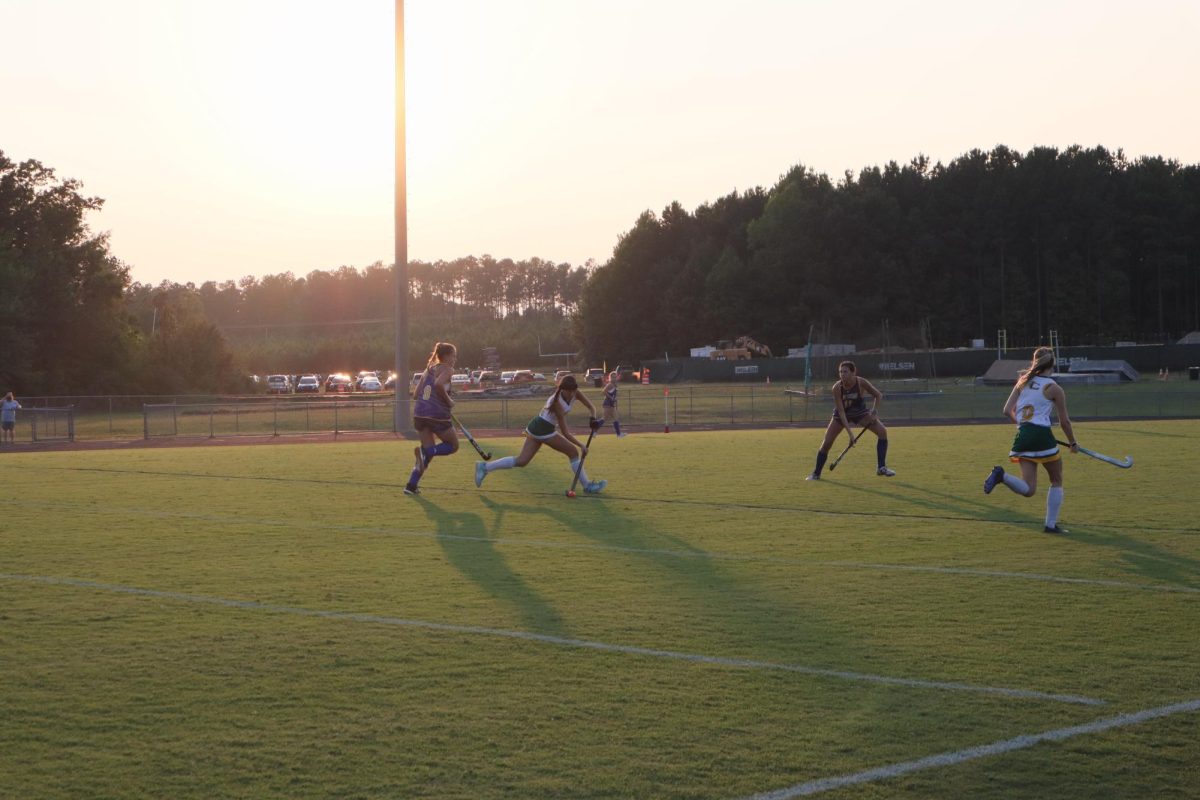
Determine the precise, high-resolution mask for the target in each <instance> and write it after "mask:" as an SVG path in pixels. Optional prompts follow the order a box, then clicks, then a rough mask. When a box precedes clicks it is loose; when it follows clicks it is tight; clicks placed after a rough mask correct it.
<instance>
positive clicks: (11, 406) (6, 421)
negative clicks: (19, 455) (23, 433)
mask: <svg viewBox="0 0 1200 800" xmlns="http://www.w3.org/2000/svg"><path fill="white" fill-rule="evenodd" d="M20 407H21V404H20V403H18V402H17V401H16V398H14V397H13V393H12V392H9V393H8V394H6V395H4V401H3V402H0V429H2V430H3V433H4V439H3V441H5V442H8V443H9V444H14V443H15V440H14V438H13V430H14V429H15V428H16V427H17V409H18V408H20Z"/></svg>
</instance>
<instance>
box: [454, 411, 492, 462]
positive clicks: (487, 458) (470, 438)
mask: <svg viewBox="0 0 1200 800" xmlns="http://www.w3.org/2000/svg"><path fill="white" fill-rule="evenodd" d="M450 419H452V420H454V424H455V425H457V426H458V427H459V428H461V429H462V432H463V436H466V437H467V441H468V442H470V443H471V447H474V448H475V452H476V453H479V455H480V456H481V457H482V458H483V460H484V461H491V460H492V454H491V453H485V452H484V451H483V448H482V447H480V446H479V442H477V441H475V437H474V436H472V435H471V432H470V431H469V430H467V426H466V425H463V424H462V422H460V421H459V419H458V417H456V416H454V415H453V414H451V415H450Z"/></svg>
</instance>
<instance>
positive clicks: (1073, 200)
mask: <svg viewBox="0 0 1200 800" xmlns="http://www.w3.org/2000/svg"><path fill="white" fill-rule="evenodd" d="M102 205H103V201H102V200H101V199H99V198H94V197H87V196H85V195H84V194H82V185H81V184H80V183H79V182H78V181H76V180H73V179H68V180H63V179H59V178H58V177H57V176H56V175H55V174H54V171H53V170H52V169H50V168H48V167H45V166H43V165H42V164H40V163H38V162H37V161H25V162H21V163H16V162H13V161H11V160H9V159H7V158H6V157H5V156H4V154H3V152H0V336H3V342H4V346H3V348H2V350H0V380H2V381H3V382H4V384H5V386H6V387H7V388H11V389H13V390H16V391H18V392H20V393H25V394H87V393H121V394H138V393H184V392H189V391H204V392H229V391H241V390H245V389H246V388H248V387H247V384H246V373H247V372H249V371H259V370H272V371H275V370H277V371H289V372H299V371H308V370H317V371H325V370H328V369H330V368H333V367H335V366H340V367H345V368H354V367H356V366H359V365H362V366H369V367H372V368H374V367H380V366H386V365H388V364H391V363H392V362H393V361H394V356H393V354H392V347H393V341H394V336H393V329H392V326H391V320H392V316H393V305H394V297H395V292H394V283H393V272H392V269H391V268H390V267H389V266H387V265H384V264H382V263H376V264H372V265H369V266H367V267H365V268H363V269H356V268H354V267H349V266H342V267H339V268H336V269H332V270H327V271H324V270H318V271H313V272H310V273H309V274H308V275H305V276H303V277H296V276H294V275H293V274H292V273H290V272H285V273H282V274H278V275H268V276H265V277H262V278H254V277H247V278H243V279H242V280H240V281H225V282H215V281H209V282H205V283H203V284H201V285H200V286H195V285H194V284H191V283H187V284H179V283H174V282H163V283H161V284H159V285H149V284H142V283H136V282H133V281H131V279H130V275H129V269H128V266H127V265H125V264H124V263H122V262H121V261H120V260H119V259H118V258H117V257H116V256H115V255H113V254H112V253H111V252H110V251H109V244H108V241H107V238H106V237H105V236H104V235H95V234H92V233H91V232H90V231H89V230H88V228H87V226H86V224H85V222H84V216H85V214H86V213H87V212H89V211H95V210H98V209H100V208H101V207H102ZM409 272H410V283H411V285H410V303H409V310H410V325H411V333H410V341H411V342H412V349H411V351H410V353H409V354H408V358H409V362H410V363H413V364H418V365H419V364H420V363H423V357H424V355H425V353H426V352H427V349H428V347H429V346H430V344H431V343H432V342H433V341H434V340H436V339H443V340H444V339H450V340H452V341H456V342H457V343H459V345H460V350H461V351H462V352H463V354H464V356H465V358H464V359H462V360H463V361H464V362H465V363H474V361H475V357H476V354H477V353H478V352H479V351H480V350H482V348H483V347H486V346H496V347H499V348H501V350H502V354H503V357H504V359H505V362H506V363H509V364H513V365H518V366H529V365H534V364H538V363H540V362H539V360H538V353H539V351H541V350H542V349H543V347H544V348H545V351H546V352H551V351H553V352H564V351H574V350H577V349H581V348H582V350H583V351H584V352H585V354H586V355H587V356H588V357H590V358H592V359H596V360H599V359H605V360H607V361H608V362H609V363H614V362H618V361H622V362H627V363H634V362H637V361H638V360H640V359H643V358H648V357H657V356H658V355H660V354H662V353H663V352H668V353H672V354H674V353H678V354H683V353H685V352H686V350H687V349H688V348H690V347H695V346H698V345H702V344H710V343H714V342H715V341H717V340H718V339H730V338H734V337H735V336H739V335H743V334H748V335H750V336H753V337H754V338H755V339H757V340H759V341H762V342H765V343H767V344H768V345H770V346H771V347H772V348H773V349H774V350H775V351H776V352H777V353H783V352H786V349H787V348H788V347H799V346H802V345H804V344H805V343H806V342H807V341H808V337H809V335H810V331H815V333H814V334H813V335H814V338H816V339H817V340H818V341H826V342H851V343H855V344H857V345H858V346H859V347H860V348H865V347H870V346H874V345H888V346H894V347H895V346H906V345H907V346H911V347H929V346H934V347H945V346H965V345H967V344H968V342H969V340H970V339H976V338H978V339H985V340H987V341H988V342H989V344H994V342H995V339H996V336H997V331H999V330H1001V329H1003V330H1005V331H1006V332H1007V335H1008V337H1009V343H1010V345H1011V346H1019V345H1028V344H1034V343H1038V342H1041V341H1044V340H1045V338H1046V336H1047V334H1048V332H1049V331H1050V330H1057V331H1058V332H1059V336H1060V341H1061V342H1062V343H1063V344H1092V343H1104V342H1106V341H1109V340H1133V341H1163V340H1168V339H1171V338H1175V337H1178V336H1181V335H1183V334H1184V333H1186V332H1187V331H1190V330H1194V329H1197V328H1200V168H1198V167H1197V166H1195V165H1192V166H1183V165H1180V164H1179V163H1177V162H1175V161H1172V160H1169V159H1164V158H1161V157H1144V158H1139V159H1137V160H1134V161H1130V160H1128V159H1126V158H1125V156H1124V155H1123V154H1122V153H1121V152H1120V151H1116V152H1110V151H1108V150H1106V149H1105V148H1102V147H1096V148H1091V149H1084V148H1080V147H1071V148H1067V149H1066V150H1062V151H1059V150H1057V149H1055V148H1035V149H1033V150H1031V151H1029V152H1028V153H1025V154H1021V153H1018V152H1016V151H1013V150H1010V149H1009V148H1006V147H1003V146H1000V147H996V148H994V149H993V150H991V151H987V152H984V151H980V150H973V151H971V152H970V153H967V154H965V155H963V156H961V157H959V158H957V159H954V160H953V161H951V162H950V163H949V164H946V165H943V164H941V163H937V164H931V163H930V161H929V160H928V159H926V158H924V157H917V158H915V159H913V160H912V161H911V162H909V163H908V164H906V165H903V166H901V165H899V164H897V163H895V162H892V163H889V164H887V165H886V166H884V167H871V168H866V169H863V170H861V171H860V172H859V173H858V174H857V175H854V174H852V173H849V172H847V173H846V174H845V175H843V176H842V177H841V178H840V179H839V180H837V181H836V182H835V181H833V180H831V179H830V178H829V177H828V176H827V175H824V174H818V173H816V172H815V171H813V170H811V169H809V168H807V167H804V166H803V165H800V166H796V167H794V168H792V169H791V170H790V171H788V172H787V173H786V174H785V175H784V176H783V177H782V178H781V179H780V180H779V182H778V183H777V184H776V185H775V186H773V187H771V188H770V189H769V190H766V189H762V188H756V189H752V190H750V191H746V192H741V193H738V192H734V193H731V194H729V195H728V196H725V197H722V198H719V199H717V200H715V201H713V202H711V203H706V204H703V205H701V206H700V207H699V208H697V209H696V210H695V211H693V212H688V211H686V210H685V209H683V208H682V207H681V206H680V205H679V204H678V203H674V204H671V205H670V206H668V207H667V208H666V209H664V210H663V212H662V213H661V214H657V215H656V214H654V213H651V212H649V211H647V212H645V213H643V214H642V215H641V216H640V217H639V218H638V219H637V220H636V221H635V222H634V224H633V226H632V228H631V229H630V230H629V231H627V232H626V233H624V234H623V235H621V236H620V237H619V239H618V241H617V245H616V248H615V249H614V252H613V256H612V258H611V259H610V260H609V261H608V262H606V263H604V264H602V265H596V264H593V263H590V262H589V263H588V264H586V265H583V266H572V265H570V264H563V263H554V262H551V261H546V260H543V259H538V258H533V259H528V260H524V261H514V260H512V259H496V258H493V257H491V256H486V255H485V256H482V257H475V256H469V257H464V258H459V259H456V260H453V261H438V262H432V263H427V262H419V261H418V262H412V263H410V265H409ZM518 362H519V363H518Z"/></svg>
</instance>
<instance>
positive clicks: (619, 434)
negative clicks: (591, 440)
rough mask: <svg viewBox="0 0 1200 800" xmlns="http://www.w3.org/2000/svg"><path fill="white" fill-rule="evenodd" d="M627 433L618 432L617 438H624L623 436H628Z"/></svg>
mask: <svg viewBox="0 0 1200 800" xmlns="http://www.w3.org/2000/svg"><path fill="white" fill-rule="evenodd" d="M628 435H629V434H628V433H618V434H617V438H618V439H624V438H625V437H626V436H628Z"/></svg>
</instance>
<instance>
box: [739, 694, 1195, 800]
mask: <svg viewBox="0 0 1200 800" xmlns="http://www.w3.org/2000/svg"><path fill="white" fill-rule="evenodd" d="M1195 711H1200V699H1197V700H1187V701H1185V702H1182V703H1173V704H1171V705H1168V706H1159V707H1158V708H1148V709H1145V710H1143V711H1136V712H1132V713H1129V714H1119V715H1117V716H1115V717H1107V718H1105V719H1099V720H1096V721H1095V722H1087V723H1084V724H1083V725H1073V726H1071V727H1069V728H1057V729H1055V730H1050V731H1043V732H1041V733H1030V734H1025V735H1023V736H1016V737H1014V738H1012V739H1004V740H1002V741H999V742H992V743H991V744H985V745H980V746H978V747H968V748H966V749H965V750H955V751H954V752H951V753H939V754H938V755H933V756H926V757H925V758H918V759H917V760H915V761H903V762H900V763H898V764H889V765H887V766H885V767H875V768H874V769H868V770H863V771H862V772H855V773H853V774H850V775H838V776H836V777H832V778H819V779H817V780H813V781H808V782H807V783H800V784H796V785H795V786H789V787H787V788H785V789H776V790H774V791H770V792H764V793H762V794H756V795H753V796H752V797H751V798H748V800H788V798H792V797H804V796H807V795H813V794H820V793H821V792H827V791H830V790H831V789H841V788H843V787H846V786H853V785H855V784H859V783H871V782H873V781H880V780H886V779H888V778H895V777H897V776H900V775H907V774H908V773H910V772H919V771H921V770H926V769H937V768H939V767H949V766H953V765H955V764H961V763H963V762H964V761H974V760H975V759H977V758H987V757H989V756H996V755H1000V754H1002V753H1011V752H1013V751H1014V750H1024V749H1026V748H1029V747H1033V746H1034V745H1036V744H1041V743H1042V742H1061V741H1063V740H1065V739H1071V738H1073V737H1075V736H1083V735H1085V734H1089V733H1100V732H1101V731H1107V730H1110V729H1112V728H1123V727H1125V726H1127V725H1138V724H1140V723H1143V722H1149V721H1150V720H1154V719H1161V718H1162V717H1169V716H1171V715H1173V714H1186V713H1190V712H1195Z"/></svg>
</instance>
